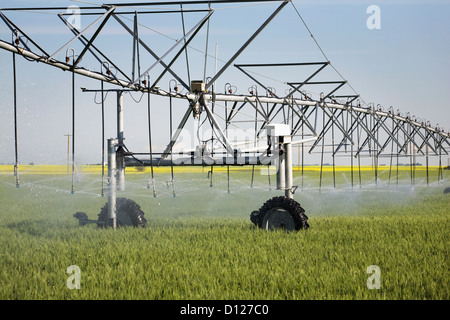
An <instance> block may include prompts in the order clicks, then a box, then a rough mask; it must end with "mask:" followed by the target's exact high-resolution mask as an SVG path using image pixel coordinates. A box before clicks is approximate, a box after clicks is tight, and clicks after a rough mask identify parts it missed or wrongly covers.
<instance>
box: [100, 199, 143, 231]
mask: <svg viewBox="0 0 450 320" xmlns="http://www.w3.org/2000/svg"><path fill="white" fill-rule="evenodd" d="M98 220H99V221H103V222H104V223H105V225H106V226H109V221H108V203H106V204H105V205H104V206H103V208H102V210H101V211H100V213H99V214H98ZM116 223H117V226H121V227H125V226H132V227H145V225H146V223H147V220H146V219H145V218H144V212H143V211H142V210H141V207H140V206H139V205H138V204H137V203H136V202H134V201H133V200H131V199H127V198H117V199H116ZM99 226H103V225H99Z"/></svg>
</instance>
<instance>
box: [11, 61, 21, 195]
mask: <svg viewBox="0 0 450 320" xmlns="http://www.w3.org/2000/svg"><path fill="white" fill-rule="evenodd" d="M13 78H14V79H13V81H14V152H15V161H14V176H15V177H16V188H19V187H20V183H19V154H18V147H17V77H16V54H15V53H13Z"/></svg>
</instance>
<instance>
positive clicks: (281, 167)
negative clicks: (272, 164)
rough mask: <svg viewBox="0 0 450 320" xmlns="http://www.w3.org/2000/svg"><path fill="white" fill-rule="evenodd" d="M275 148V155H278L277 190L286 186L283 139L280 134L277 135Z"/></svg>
mask: <svg viewBox="0 0 450 320" xmlns="http://www.w3.org/2000/svg"><path fill="white" fill-rule="evenodd" d="M277 138H278V142H277V149H276V150H275V151H276V155H277V156H278V166H277V167H278V170H277V190H284V189H285V187H286V169H285V162H284V160H285V159H284V147H283V145H284V143H283V142H284V141H283V140H284V139H283V137H282V136H280V137H277Z"/></svg>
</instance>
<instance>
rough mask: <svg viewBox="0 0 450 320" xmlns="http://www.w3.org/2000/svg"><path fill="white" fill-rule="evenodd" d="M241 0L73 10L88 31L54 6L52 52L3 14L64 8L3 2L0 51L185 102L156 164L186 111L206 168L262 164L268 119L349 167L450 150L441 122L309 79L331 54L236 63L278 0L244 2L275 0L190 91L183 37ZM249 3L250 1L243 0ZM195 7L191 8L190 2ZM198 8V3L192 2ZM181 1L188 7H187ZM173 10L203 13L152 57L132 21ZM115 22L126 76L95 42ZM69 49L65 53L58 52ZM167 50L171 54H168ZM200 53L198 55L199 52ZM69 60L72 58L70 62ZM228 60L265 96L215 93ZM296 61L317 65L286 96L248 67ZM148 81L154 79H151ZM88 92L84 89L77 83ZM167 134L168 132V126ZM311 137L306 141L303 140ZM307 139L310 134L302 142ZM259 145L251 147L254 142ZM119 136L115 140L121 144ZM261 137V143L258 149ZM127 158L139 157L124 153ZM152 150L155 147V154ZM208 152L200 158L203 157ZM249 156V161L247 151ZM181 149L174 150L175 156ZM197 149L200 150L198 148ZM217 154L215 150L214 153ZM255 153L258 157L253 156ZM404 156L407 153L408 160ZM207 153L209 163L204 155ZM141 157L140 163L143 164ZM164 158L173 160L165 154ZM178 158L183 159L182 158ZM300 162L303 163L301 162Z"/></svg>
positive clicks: (311, 150) (173, 139)
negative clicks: (165, 82) (200, 127)
mask: <svg viewBox="0 0 450 320" xmlns="http://www.w3.org/2000/svg"><path fill="white" fill-rule="evenodd" d="M238 2H243V1H233V0H227V1H225V0H218V1H175V2H148V3H135V4H133V3H124V4H104V5H102V6H87V7H80V13H79V14H80V15H92V16H98V18H97V19H96V20H95V21H94V22H93V23H92V24H91V25H89V26H88V27H87V28H86V29H84V30H82V31H79V30H77V29H75V28H73V27H72V26H71V25H70V24H69V23H68V21H67V19H66V18H65V15H66V14H65V13H59V14H58V17H59V18H60V19H61V21H62V22H63V23H64V24H66V25H67V26H68V28H69V29H70V30H71V32H72V33H73V35H74V37H73V38H72V39H71V40H70V41H68V42H67V43H65V44H64V45H63V46H62V47H60V49H58V50H57V51H56V52H54V53H52V54H49V53H48V50H46V49H44V45H43V44H38V43H37V42H35V41H34V40H33V39H32V38H31V37H30V36H28V35H27V34H26V33H25V32H24V30H22V29H21V28H20V27H19V26H18V25H17V24H15V23H14V22H13V21H11V20H10V19H9V18H8V17H7V15H8V12H11V11H17V10H21V11H24V10H35V11H37V10H46V11H55V10H66V8H62V7H47V8H3V9H0V18H1V20H2V21H3V22H4V23H5V24H6V26H8V27H9V29H10V30H11V33H12V40H11V42H7V41H3V40H0V48H1V49H3V50H7V51H10V52H12V53H13V55H14V56H15V55H20V56H23V57H24V58H26V59H28V60H31V61H36V62H40V63H43V64H47V65H50V66H53V67H57V68H59V69H62V70H65V71H70V72H72V73H73V74H74V75H75V74H78V75H82V76H85V77H89V78H93V79H96V80H99V81H101V82H102V84H103V83H109V84H112V85H116V86H119V87H120V88H119V89H118V91H140V92H143V93H148V94H149V96H150V94H152V95H159V96H164V97H168V98H169V99H172V98H177V99H185V100H186V101H188V102H189V103H188V106H187V108H186V112H185V114H184V116H183V117H182V120H181V122H180V123H179V125H178V127H177V130H176V131H175V132H174V133H173V134H172V136H171V139H170V141H169V143H168V144H167V147H166V149H165V150H164V151H163V152H162V153H159V154H158V155H159V156H160V158H159V159H157V160H154V159H153V160H151V161H150V162H151V164H153V162H155V163H157V164H160V165H161V164H164V163H166V162H165V160H167V159H168V157H169V156H171V157H172V156H173V155H174V151H173V150H174V146H175V144H176V142H177V139H178V137H179V135H180V132H181V130H183V128H184V127H185V125H186V123H187V121H188V119H189V117H190V116H191V115H194V116H198V115H200V114H201V113H202V112H204V113H203V114H204V115H205V116H206V119H208V123H209V124H211V128H212V129H213V131H214V133H215V137H213V140H215V141H216V142H219V146H218V147H217V146H215V145H214V144H213V143H211V146H210V147H206V148H207V149H208V150H206V149H205V146H203V148H204V149H203V150H202V151H201V158H202V160H201V162H200V163H201V164H205V163H206V164H209V165H214V164H218V165H223V164H227V165H233V164H239V165H242V164H260V163H262V162H261V161H260V160H261V157H263V156H267V155H268V152H267V150H268V146H267V143H268V142H267V141H268V140H267V139H265V137H264V133H265V128H266V126H267V125H268V124H270V123H284V124H289V126H290V128H291V135H292V136H293V137H297V138H299V139H300V138H301V140H300V142H304V141H311V140H312V141H313V143H312V144H311V145H308V146H306V145H302V150H303V151H304V152H308V153H310V154H312V153H315V152H318V153H320V154H321V156H322V159H323V156H324V154H331V156H332V158H333V163H334V158H335V157H336V156H348V157H349V158H350V159H351V161H352V165H353V159H356V158H357V159H359V158H360V157H363V156H366V157H367V156H368V157H372V158H373V159H374V161H375V163H378V158H380V157H389V158H391V162H392V158H397V162H398V157H410V158H411V157H413V156H425V157H427V159H428V157H429V156H438V157H439V159H440V157H441V156H443V155H448V154H449V151H450V148H449V147H450V133H446V132H445V131H444V130H443V129H442V128H439V127H436V126H431V124H430V123H429V122H427V121H425V120H419V119H417V118H415V117H414V116H410V115H409V114H406V115H403V114H401V113H400V112H399V111H394V109H393V107H390V108H389V109H388V110H384V109H383V108H382V107H381V106H380V105H378V106H375V105H374V104H371V105H364V106H362V105H361V104H360V102H359V95H357V94H352V95H340V94H338V91H339V90H340V89H341V88H343V87H344V86H345V85H346V84H347V82H346V81H343V80H337V81H336V80H334V79H333V80H330V81H314V79H315V78H316V76H317V75H318V74H320V73H321V72H322V71H323V70H324V69H325V68H326V67H327V66H328V65H329V64H330V63H329V61H319V62H299V63H270V64H234V62H235V60H236V59H237V58H238V56H239V55H240V54H241V53H242V52H243V51H244V50H245V49H246V48H247V47H248V46H249V45H250V44H251V43H252V41H253V40H254V39H255V38H256V37H257V36H258V35H259V34H260V33H261V31H262V30H263V29H264V28H265V27H266V26H267V25H268V24H269V23H270V22H271V21H272V20H273V19H274V18H275V17H276V15H277V14H278V13H279V12H280V11H281V10H282V9H283V8H284V7H285V6H286V5H287V4H288V3H289V2H290V1H280V0H265V1H261V0H259V1H251V2H274V3H278V4H279V5H278V6H277V7H276V9H275V10H274V11H273V12H271V13H270V15H269V17H268V18H266V20H265V21H264V22H263V23H262V24H261V25H260V26H258V28H257V29H256V31H255V32H254V33H253V34H252V35H251V36H250V37H249V38H248V39H247V41H246V42H245V43H243V44H242V45H241V47H240V48H239V49H238V50H237V51H236V52H235V53H234V54H233V55H232V56H231V58H230V59H229V60H228V61H226V63H224V65H223V66H222V68H221V69H220V70H219V71H218V72H217V73H215V74H214V76H212V77H210V78H208V80H209V81H207V82H206V83H205V84H204V88H203V89H202V90H193V88H192V87H191V81H190V79H183V77H182V76H181V75H179V74H177V73H176V72H175V71H174V70H173V69H172V67H173V65H174V63H175V62H176V61H177V60H178V59H179V58H180V56H182V54H183V53H185V54H186V55H187V48H188V46H189V44H190V43H191V41H192V40H193V39H194V38H195V37H196V36H197V35H198V34H199V31H200V30H201V29H202V28H203V27H204V26H205V25H206V24H207V23H208V21H209V19H210V18H211V17H212V16H213V13H214V9H213V8H212V6H213V5H216V4H222V3H238ZM246 2H249V1H246ZM194 5H195V6H194ZM199 5H203V6H205V8H202V9H199V8H198V6H199ZM161 6H168V7H170V9H167V10H161V9H153V8H158V7H161ZM186 7H189V8H186ZM168 12H173V13H179V14H181V17H183V14H186V13H189V12H197V13H203V14H204V16H203V17H202V19H200V21H198V23H197V24H196V25H195V26H194V27H193V28H191V29H190V30H188V31H186V30H185V28H184V24H183V32H184V34H183V37H182V38H181V39H178V40H177V41H176V42H175V43H174V45H173V46H172V47H171V48H170V49H169V50H168V51H167V52H166V53H164V54H163V55H161V56H159V55H157V54H156V53H155V50H154V49H152V48H151V46H150V45H149V44H148V43H145V42H144V41H143V40H142V38H141V37H140V36H139V24H138V18H139V16H141V15H144V14H158V13H168ZM123 15H131V16H133V17H134V24H133V28H130V27H129V26H128V25H127V24H126V23H125V22H124V21H123V19H122V18H121V16H123ZM111 18H112V19H114V20H115V21H117V22H118V23H119V25H121V26H122V27H123V29H124V30H125V31H126V32H127V33H129V34H130V37H132V39H133V47H132V50H133V61H132V63H133V70H132V73H131V74H129V73H126V72H124V71H123V70H121V69H120V68H119V67H118V65H117V64H116V63H115V62H114V61H112V59H111V58H110V57H108V54H106V53H104V52H102V51H100V50H99V49H98V48H97V47H96V46H95V44H94V43H95V40H96V38H97V37H98V35H99V34H101V32H102V31H103V30H104V28H105V26H106V25H107V23H108V21H109V20H111ZM93 28H96V29H95V31H94V33H93V35H92V36H91V37H90V38H88V37H87V36H86V34H87V33H88V31H89V30H91V29H93ZM75 41H79V42H80V43H81V44H82V45H83V50H82V51H81V53H80V54H79V55H78V56H77V57H76V58H75V54H73V56H72V58H71V57H70V56H68V54H67V53H66V60H65V61H61V60H58V59H57V56H58V55H59V54H60V52H62V51H63V50H68V46H69V45H70V44H71V43H73V42H75ZM140 50H145V51H146V52H148V53H149V54H150V55H151V56H152V57H153V58H154V59H155V60H156V62H154V63H153V64H152V65H150V66H148V68H146V69H145V71H144V72H141V64H142V63H141V61H140V57H139V52H140ZM66 52H67V51H66ZM88 53H89V54H91V55H92V56H93V57H94V58H95V59H96V60H97V61H98V62H99V65H100V66H101V67H100V68H101V69H100V70H87V69H85V68H83V67H82V66H81V63H82V61H81V60H82V58H83V57H84V56H85V55H86V54H88ZM168 56H171V57H172V58H171V59H170V61H167V57H168ZM205 56H206V54H205ZM71 60H72V61H71ZM232 65H234V67H236V68H237V69H238V70H239V71H241V72H242V73H243V74H244V75H245V76H247V77H249V78H250V79H252V80H253V81H254V82H255V83H256V84H257V85H258V86H259V87H260V88H263V92H264V94H262V95H261V94H258V92H257V90H256V87H255V90H251V91H250V92H249V94H247V95H236V94H235V93H234V92H233V89H232V86H231V85H230V84H229V83H227V85H226V86H225V88H224V92H223V93H218V92H217V88H216V87H215V83H216V81H217V79H218V78H219V77H221V76H222V75H223V73H224V72H225V71H226V70H227V69H228V68H229V67H231V66H232ZM155 66H160V67H162V68H163V71H162V72H161V73H159V74H157V75H153V74H152V72H153V70H154V67H155ZM280 66H288V67H300V68H301V67H302V66H313V67H317V69H316V70H315V71H314V72H312V73H311V74H310V75H309V76H307V77H306V78H305V79H299V81H298V82H288V83H287V84H288V85H289V87H290V88H291V90H290V92H289V93H288V94H286V95H284V96H280V95H277V94H276V92H275V90H273V88H271V87H269V86H268V85H266V84H264V83H263V82H262V81H260V80H258V79H257V78H256V77H255V76H254V75H253V74H252V72H251V71H250V70H254V68H259V67H265V68H270V67H280ZM111 68H114V69H116V70H117V74H113V73H111V71H110V70H111ZM150 74H152V77H151V79H155V80H154V81H153V82H151V83H150ZM166 74H170V75H171V76H172V77H173V78H174V81H175V83H177V84H180V85H181V86H182V87H183V88H184V89H185V90H186V91H187V93H184V94H182V93H179V92H178V90H177V89H175V87H176V86H174V87H170V88H169V89H168V90H163V89H161V88H160V87H159V86H158V85H159V84H160V81H161V79H163V77H164V76H166ZM315 85H332V86H333V88H332V89H331V90H330V91H329V92H322V93H321V94H320V97H318V98H317V99H313V98H312V97H311V96H310V95H309V94H308V93H307V91H306V90H304V88H305V86H315ZM85 91H89V90H85ZM218 105H221V106H222V107H223V109H224V112H223V113H220V114H219V113H218V112H217V107H216V108H214V107H215V106H218ZM250 113H251V114H253V115H254V117H253V118H252V119H247V120H245V121H244V120H242V117H240V116H242V115H246V114H247V115H248V114H250ZM242 122H247V123H250V126H251V127H252V128H254V133H255V135H254V139H255V140H254V141H253V142H252V143H253V146H254V148H247V149H245V148H241V147H240V146H241V145H248V144H249V143H244V144H241V142H237V141H232V140H230V139H228V130H229V128H230V127H231V126H233V125H236V126H237V125H239V124H240V123H242ZM171 132H173V131H172V130H171ZM310 138H312V139H310ZM308 139H309V140H308ZM256 142H258V146H257V147H256V148H255V146H256ZM119 143H120V142H119ZM261 143H262V146H261ZM128 154H129V155H133V156H134V155H138V154H133V153H131V152H129V153H128ZM155 154H156V153H155ZM207 155H208V156H207ZM251 155H253V156H254V157H255V158H254V160H253V162H252V161H250V156H251ZM178 156H180V154H178ZM181 156H187V157H188V158H189V157H190V159H191V160H192V163H194V162H195V161H194V158H195V156H194V153H193V152H192V151H190V152H189V153H183V152H181ZM197 156H198V154H197ZM219 156H220V157H219ZM255 159H256V160H255ZM411 159H412V158H411ZM206 160H208V161H206ZM147 163H148V162H147ZM169 163H171V164H173V160H170V161H169ZM184 163H185V164H187V163H189V161H187V160H186V159H185V162H184ZM302 164H303V161H302Z"/></svg>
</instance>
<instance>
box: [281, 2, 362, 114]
mask: <svg viewBox="0 0 450 320" xmlns="http://www.w3.org/2000/svg"><path fill="white" fill-rule="evenodd" d="M289 2H290V3H291V4H292V7H293V8H294V10H295V12H296V13H297V15H298V17H299V18H300V20H301V21H302V23H303V25H304V26H305V28H306V30H307V31H308V33H309V35H310V36H311V38H312V39H313V40H314V43H315V44H316V46H317V48H319V50H320V52H321V53H322V55H323V56H324V58H325V59H326V60H327V61H328V63H329V64H330V66H331V67H332V68H333V69H334V71H336V73H337V74H338V75H339V76H340V77H341V78H342V80H344V81H346V83H347V85H348V86H349V87H350V88H351V89H352V91H353V92H354V93H355V94H357V95H359V93H358V92H357V91H356V90H355V89H354V88H353V87H352V85H351V84H350V83H349V82H348V80H347V79H345V78H344V76H343V75H342V74H341V73H340V72H339V70H337V68H336V67H335V66H334V65H333V64H332V63H331V61H330V59H328V57H327V55H326V54H325V52H324V51H323V49H322V47H321V46H320V44H319V42H318V41H317V40H316V38H315V37H314V35H313V33H312V32H311V29H309V27H308V25H307V24H306V22H305V20H304V19H303V17H302V15H301V14H300V12H299V11H298V9H297V7H296V6H295V4H294V2H293V1H289ZM360 99H361V101H362V102H363V104H365V105H367V104H366V102H365V101H364V99H362V98H361V96H360Z"/></svg>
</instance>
